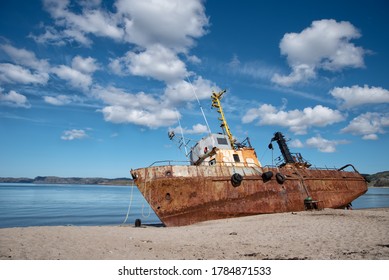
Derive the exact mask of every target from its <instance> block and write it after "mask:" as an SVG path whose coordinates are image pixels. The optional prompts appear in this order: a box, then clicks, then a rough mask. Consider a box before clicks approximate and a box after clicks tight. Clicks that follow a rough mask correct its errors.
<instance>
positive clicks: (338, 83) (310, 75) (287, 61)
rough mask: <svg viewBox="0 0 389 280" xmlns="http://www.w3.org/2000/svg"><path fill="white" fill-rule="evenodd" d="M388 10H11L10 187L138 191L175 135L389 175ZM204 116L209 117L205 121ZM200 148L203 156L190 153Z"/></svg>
mask: <svg viewBox="0 0 389 280" xmlns="http://www.w3.org/2000/svg"><path fill="white" fill-rule="evenodd" d="M388 12H389V2H388V1H385V0H371V1H368V2H367V1H333V0H329V1H286V0H285V1H284V0H281V1H248V0H242V1H232V0H226V1H210V0H209V1H201V0H186V1H180V0H142V1H137V0H112V1H103V0H91V1H87V0H78V1H73V0H72V1H70V0H67V1H66V0H64V1H56V0H44V1H38V0H32V1H21V0H12V1H8V0H1V1H0V177H35V176H49V175H51V176H64V177H107V178H116V177H129V176H130V175H129V170H130V169H132V168H133V169H135V168H139V167H145V166H149V165H150V164H152V163H153V162H155V161H160V160H181V161H184V160H186V157H185V151H183V149H182V147H181V149H179V147H177V145H176V143H175V142H174V141H171V140H169V138H168V131H170V130H174V131H176V132H177V134H180V133H181V132H180V131H181V129H180V127H181V128H182V131H183V133H184V137H185V139H192V140H193V141H196V140H199V139H201V138H202V137H204V136H205V135H207V133H208V128H207V126H206V124H207V123H208V124H209V128H210V130H211V132H212V133H218V132H221V130H220V123H219V120H218V119H217V118H218V114H217V112H216V111H215V110H214V109H211V99H210V96H211V94H212V91H216V92H218V91H220V90H223V89H226V90H227V92H226V93H225V94H224V96H223V99H222V105H223V108H224V111H225V114H226V119H227V122H228V124H229V126H230V129H231V131H232V134H233V135H234V137H235V138H237V139H238V140H243V139H244V138H246V137H247V136H248V137H250V141H251V144H252V145H253V147H254V148H255V149H256V152H257V155H258V158H259V160H260V161H261V163H262V165H267V164H272V163H273V162H274V159H275V158H276V157H278V156H279V155H280V152H279V151H278V149H274V150H269V149H268V148H267V147H268V144H269V143H270V140H271V138H272V137H273V134H274V133H275V132H277V131H281V132H282V133H283V134H284V135H285V136H286V138H287V139H288V140H289V142H288V144H289V147H290V149H291V151H292V152H300V153H301V154H302V155H303V157H304V158H305V159H307V160H308V161H309V162H310V163H311V164H312V165H313V166H315V167H328V168H333V167H341V166H343V165H345V164H349V163H351V164H353V165H354V166H355V167H356V168H357V169H358V171H360V172H361V173H376V172H380V171H384V170H389V162H388V155H389V153H388V149H389V147H388V140H389V137H388V133H387V132H388V130H389V110H388V108H389V105H388V103H389V79H388V63H389V51H388V50H389V32H388V30H389V18H388V17H387V14H388ZM201 111H203V112H204V116H205V118H204V117H203V115H202V113H201ZM191 143H194V142H191Z"/></svg>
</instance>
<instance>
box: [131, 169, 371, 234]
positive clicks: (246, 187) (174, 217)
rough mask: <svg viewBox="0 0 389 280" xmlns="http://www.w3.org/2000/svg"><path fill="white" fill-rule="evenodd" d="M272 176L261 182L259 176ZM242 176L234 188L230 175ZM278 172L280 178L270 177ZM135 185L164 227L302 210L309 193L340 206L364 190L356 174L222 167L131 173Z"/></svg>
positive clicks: (330, 205)
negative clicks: (265, 173)
mask: <svg viewBox="0 0 389 280" xmlns="http://www.w3.org/2000/svg"><path fill="white" fill-rule="evenodd" d="M267 171H271V172H273V174H274V175H273V176H272V178H271V179H270V180H268V181H266V182H264V180H263V178H262V177H261V174H263V173H264V172H267ZM234 173H240V174H244V175H243V181H242V182H241V184H240V186H238V187H234V186H233V185H232V183H231V176H232V175H233V174H234ZM277 173H281V174H282V175H283V176H284V178H285V181H284V182H283V183H282V184H281V183H280V182H278V181H277V179H276V178H275V177H276V176H275V175H276V174H277ZM132 174H133V176H134V178H135V183H136V185H137V186H138V188H139V190H140V191H141V193H142V194H143V196H144V197H145V199H146V200H147V201H148V203H149V204H150V206H151V207H152V208H153V210H154V211H155V213H156V214H157V216H158V217H159V218H160V220H161V221H162V222H163V223H164V224H165V225H166V226H183V225H188V224H193V223H197V222H201V221H206V220H214V219H224V218H230V217H239V216H247V215H255V214H266V213H277V212H291V211H303V210H305V205H304V199H306V198H307V197H311V198H312V199H313V200H315V201H318V202H319V203H320V207H323V208H341V207H345V206H346V205H347V204H348V203H350V202H352V201H353V200H354V199H356V198H357V197H359V196H360V195H362V194H364V193H365V192H366V191H367V183H366V181H365V180H364V178H363V177H362V176H361V175H360V174H359V173H357V172H346V171H337V170H324V169H317V170H316V169H296V168H259V167H255V168H254V167H251V168H250V167H236V166H235V167H234V168H231V167H228V166H214V167H212V166H158V167H149V168H140V169H136V170H133V171H132Z"/></svg>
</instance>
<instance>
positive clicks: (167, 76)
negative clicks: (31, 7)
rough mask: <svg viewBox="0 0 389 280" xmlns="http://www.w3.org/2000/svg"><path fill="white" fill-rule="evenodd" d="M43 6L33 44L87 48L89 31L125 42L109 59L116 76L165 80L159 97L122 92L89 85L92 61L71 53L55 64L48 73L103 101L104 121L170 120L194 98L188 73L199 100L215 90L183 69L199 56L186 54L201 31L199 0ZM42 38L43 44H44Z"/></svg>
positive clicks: (55, 100)
mask: <svg viewBox="0 0 389 280" xmlns="http://www.w3.org/2000/svg"><path fill="white" fill-rule="evenodd" d="M44 7H45V9H46V11H48V12H49V14H50V16H51V18H52V19H54V24H55V25H54V27H47V26H43V28H44V30H45V33H44V34H42V35H41V36H34V35H30V37H33V38H34V39H36V40H37V41H39V42H41V43H54V44H64V43H66V42H78V43H79V44H82V45H85V46H90V45H91V44H92V43H93V42H92V41H91V39H93V36H91V35H94V36H100V37H106V38H110V39H114V40H116V41H118V42H121V43H131V45H130V47H131V49H130V50H129V51H127V52H126V53H125V54H124V55H123V56H119V57H112V58H110V63H109V68H110V69H111V71H112V72H113V73H114V74H117V75H120V76H126V75H132V76H141V77H146V78H153V79H156V80H159V81H162V82H164V83H165V85H166V88H165V89H164V90H161V91H160V92H161V93H162V94H161V95H160V96H156V95H152V94H149V93H144V92H140V93H130V92H126V91H123V90H120V89H118V88H115V87H113V86H112V87H106V88H104V87H101V86H98V85H96V84H94V83H93V80H92V73H94V71H96V70H98V69H99V67H100V66H99V65H98V63H97V62H96V61H95V60H94V59H93V58H90V57H88V58H82V57H79V56H77V57H75V58H73V61H72V64H71V66H69V65H57V66H55V67H52V68H51V72H52V73H54V74H55V75H57V76H58V77H59V78H61V79H63V80H65V81H67V82H68V83H69V84H70V85H72V86H73V87H75V88H79V89H82V90H83V91H84V92H88V93H90V94H91V95H92V96H94V97H96V98H97V99H100V100H102V101H103V102H104V107H103V108H102V109H101V110H100V112H101V113H103V115H104V119H105V120H106V121H110V122H115V123H133V124H137V125H144V126H147V127H150V128H156V127H159V126H169V125H172V124H174V123H176V122H177V116H176V111H175V110H176V109H174V108H175V107H176V106H179V105H181V104H182V103H183V102H187V101H193V100H195V96H194V94H193V89H192V88H191V86H190V84H188V83H187V82H186V81H185V78H186V77H187V76H191V77H194V78H193V87H194V90H195V91H196V93H197V95H198V97H199V99H202V98H209V96H210V94H211V91H212V89H211V88H215V89H217V87H216V86H215V85H214V84H213V83H212V82H211V81H208V80H205V79H203V78H202V77H200V76H197V75H196V74H195V73H191V72H189V71H188V70H187V66H186V64H185V62H184V61H185V59H186V61H187V62H191V63H200V62H201V60H200V59H199V58H198V57H196V56H194V55H191V54H189V50H190V48H191V47H193V46H194V45H195V39H197V38H199V37H201V36H203V35H204V34H206V32H207V31H206V28H207V26H208V18H207V17H206V15H205V8H204V2H203V1H202V0H188V1H185V2H182V1H181V0H160V1H155V0H144V1H134V0H116V1H114V2H113V5H112V7H111V8H112V9H111V10H110V11H109V10H108V9H109V8H110V7H103V5H102V4H101V1H99V0H96V1H93V2H88V1H81V2H78V3H73V2H70V1H55V0H45V1H44ZM45 39H47V41H45ZM44 98H45V100H46V102H49V103H51V104H55V105H62V104H65V103H67V102H69V100H68V99H66V98H65V97H48V96H46V97H44Z"/></svg>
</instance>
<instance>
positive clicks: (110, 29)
mask: <svg viewBox="0 0 389 280" xmlns="http://www.w3.org/2000/svg"><path fill="white" fill-rule="evenodd" d="M85 3H86V2H85V1H84V2H81V5H82V6H83V7H82V9H81V13H79V14H76V13H73V12H72V11H70V9H69V8H70V7H69V6H70V1H56V0H44V8H45V9H46V10H47V11H48V12H49V13H50V15H51V17H52V18H53V19H54V20H55V23H56V26H57V29H54V30H53V29H51V28H46V32H45V33H44V34H43V35H40V36H34V35H30V36H31V37H32V38H34V39H35V40H36V41H37V42H40V43H54V44H63V43H64V42H66V41H70V42H72V41H76V42H78V43H80V44H83V45H86V46H89V45H90V44H91V43H92V41H91V40H90V39H89V38H87V36H88V35H89V34H93V35H95V36H101V37H108V38H112V39H115V40H122V38H123V35H124V31H123V28H121V27H120V26H119V24H120V22H118V19H117V17H116V16H115V14H112V13H110V12H108V11H104V10H102V9H101V8H99V7H98V5H99V6H100V2H99V1H97V2H96V1H95V2H93V3H89V4H88V5H86V4H85Z"/></svg>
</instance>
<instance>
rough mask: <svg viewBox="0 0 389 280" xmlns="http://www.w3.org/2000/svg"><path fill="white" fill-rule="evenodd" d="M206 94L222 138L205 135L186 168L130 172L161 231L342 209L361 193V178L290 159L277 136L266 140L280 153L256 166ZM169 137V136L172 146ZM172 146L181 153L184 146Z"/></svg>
mask: <svg viewBox="0 0 389 280" xmlns="http://www.w3.org/2000/svg"><path fill="white" fill-rule="evenodd" d="M224 93H225V90H224V91H220V92H218V93H215V92H213V93H212V95H211V100H212V107H214V108H216V109H217V112H218V113H219V115H220V117H219V120H220V121H221V127H222V130H223V133H209V135H207V136H206V137H204V138H202V139H201V140H199V141H197V143H195V144H194V145H193V146H192V147H191V148H190V151H189V152H188V153H187V156H188V159H189V161H188V163H186V164H181V163H180V164H178V163H176V162H174V161H158V162H156V163H154V164H152V165H151V166H149V167H146V168H138V169H135V170H131V172H130V173H131V175H132V177H133V180H134V182H135V184H136V186H137V188H138V189H139V191H140V192H141V193H142V195H143V196H144V198H145V199H146V201H147V202H148V203H149V205H150V206H151V208H152V209H153V210H154V212H155V213H156V215H157V216H158V217H159V219H160V220H161V222H162V223H163V224H164V225H165V226H184V225H190V224H194V223H198V222H202V221H207V220H216V219H226V218H233V217H241V216H248V215H257V214H269V213H279V212H297V211H304V210H308V209H323V208H345V207H347V206H349V205H350V204H351V202H352V201H353V200H355V199H356V198H358V197H359V196H361V195H363V194H364V193H365V192H366V191H367V182H366V180H365V178H364V177H363V176H362V175H361V174H360V173H359V172H358V171H357V170H356V169H355V167H354V166H353V165H351V164H346V165H345V166H343V167H341V168H339V169H328V168H313V167H312V166H311V164H310V163H309V162H307V161H306V160H305V159H304V158H303V157H302V156H301V154H300V153H291V152H290V150H289V148H288V145H287V140H286V139H285V137H284V135H283V134H282V133H281V132H276V133H275V134H274V135H273V137H272V138H271V141H270V144H269V148H270V149H273V144H272V143H273V142H276V143H277V144H278V146H279V149H280V151H281V156H280V159H281V161H280V162H278V164H277V165H269V166H262V164H261V163H260V162H259V160H258V158H257V154H256V152H255V149H254V148H253V147H252V146H251V143H250V140H249V138H246V139H245V141H242V142H238V141H237V140H236V139H235V138H234V137H233V135H232V133H231V131H230V128H229V126H228V124H227V121H226V118H225V115H224V112H223V108H222V104H221V99H222V97H223V94H224ZM174 137H176V136H175V133H174V132H169V138H170V139H173V138H174ZM183 141H185V140H183V139H182V138H181V139H180V142H181V145H186V144H187V142H183Z"/></svg>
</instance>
